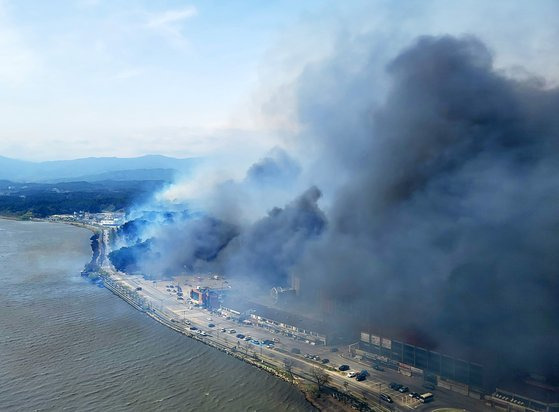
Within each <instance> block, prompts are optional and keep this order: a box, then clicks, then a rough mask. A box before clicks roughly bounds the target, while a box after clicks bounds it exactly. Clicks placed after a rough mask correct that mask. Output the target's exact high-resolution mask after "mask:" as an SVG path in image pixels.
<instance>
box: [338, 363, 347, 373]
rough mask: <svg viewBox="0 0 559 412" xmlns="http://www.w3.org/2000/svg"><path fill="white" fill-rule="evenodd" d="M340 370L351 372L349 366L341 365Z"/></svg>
mask: <svg viewBox="0 0 559 412" xmlns="http://www.w3.org/2000/svg"><path fill="white" fill-rule="evenodd" d="M338 370H340V371H342V372H343V371H347V370H349V365H340V366H339V368H338Z"/></svg>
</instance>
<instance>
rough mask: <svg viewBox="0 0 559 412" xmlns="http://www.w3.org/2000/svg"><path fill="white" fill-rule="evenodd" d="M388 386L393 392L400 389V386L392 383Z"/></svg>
mask: <svg viewBox="0 0 559 412" xmlns="http://www.w3.org/2000/svg"><path fill="white" fill-rule="evenodd" d="M388 386H389V387H390V389H394V390H395V391H397V390H399V389H400V388H401V387H402V385H400V384H399V383H396V382H392V383H390V385H388Z"/></svg>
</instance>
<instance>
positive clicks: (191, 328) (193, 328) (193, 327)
mask: <svg viewBox="0 0 559 412" xmlns="http://www.w3.org/2000/svg"><path fill="white" fill-rule="evenodd" d="M189 329H190V330H198V328H197V327H196V326H191V327H190V328H189Z"/></svg>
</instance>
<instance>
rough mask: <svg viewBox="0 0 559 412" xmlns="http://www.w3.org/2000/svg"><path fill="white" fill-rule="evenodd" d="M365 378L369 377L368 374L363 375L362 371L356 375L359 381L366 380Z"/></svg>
mask: <svg viewBox="0 0 559 412" xmlns="http://www.w3.org/2000/svg"><path fill="white" fill-rule="evenodd" d="M365 379H367V375H363V374H362V373H358V374H357V376H356V377H355V380H357V381H359V382H361V381H364V380H365Z"/></svg>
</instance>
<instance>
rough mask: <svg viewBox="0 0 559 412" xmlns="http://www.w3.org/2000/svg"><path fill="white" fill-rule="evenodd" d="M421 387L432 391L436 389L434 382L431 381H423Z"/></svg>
mask: <svg viewBox="0 0 559 412" xmlns="http://www.w3.org/2000/svg"><path fill="white" fill-rule="evenodd" d="M423 387H424V388H425V389H429V390H430V391H434V390H435V389H436V386H435V384H434V383H431V382H424V383H423Z"/></svg>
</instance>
